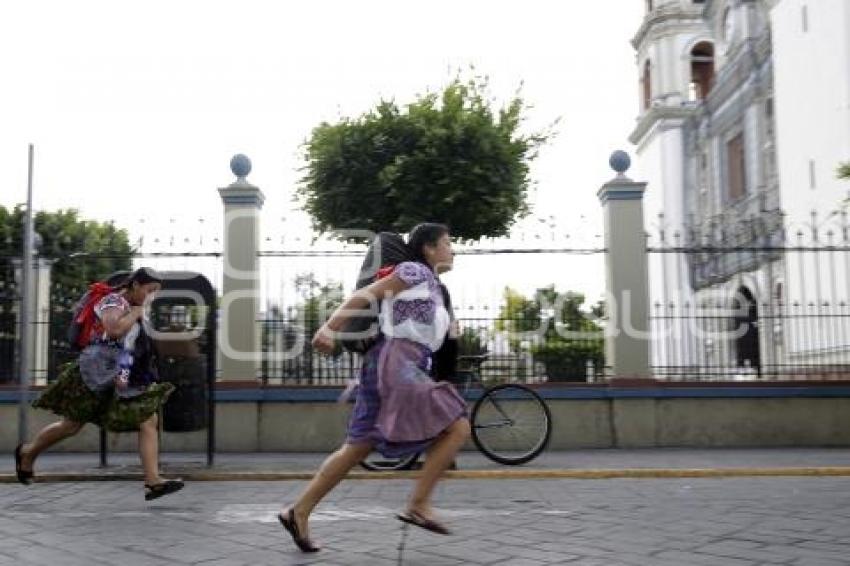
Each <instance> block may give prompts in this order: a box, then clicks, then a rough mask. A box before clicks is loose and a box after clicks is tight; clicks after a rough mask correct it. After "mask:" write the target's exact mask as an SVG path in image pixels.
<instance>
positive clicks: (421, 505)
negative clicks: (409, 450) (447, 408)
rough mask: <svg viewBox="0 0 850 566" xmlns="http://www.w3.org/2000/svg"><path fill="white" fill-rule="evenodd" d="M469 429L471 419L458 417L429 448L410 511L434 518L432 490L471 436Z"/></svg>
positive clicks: (410, 502)
mask: <svg viewBox="0 0 850 566" xmlns="http://www.w3.org/2000/svg"><path fill="white" fill-rule="evenodd" d="M469 430H470V429H469V420H467V419H465V418H462V419H458V420H456V421H455V422H454V423H452V424H451V426H449V428H447V429H446V430H445V432H443V434H442V435H441V436H440V438H439V439H438V440H437V441H436V442H435V443H434V444H433V445H431V448H429V449H428V453H427V456H426V458H425V463H424V464H423V465H422V474H421V475H420V476H419V479H418V480H417V481H416V485H415V487H414V488H413V493H412V494H411V495H410V501H409V502H408V509H409V510H410V511H415V512H416V513H418V514H419V515H420V516H422V517H425V518H426V519H432V518H433V517H432V516H431V515H432V513H431V492H433V491H434V486H435V485H437V482H438V481H439V480H440V477H441V476H442V475H443V472H444V471H446V468H448V467H449V464H451V463H452V461H453V460H454V458H455V456H456V455H457V453H458V451H459V450H460V448H461V446H463V443H464V442H466V439H467V438H469Z"/></svg>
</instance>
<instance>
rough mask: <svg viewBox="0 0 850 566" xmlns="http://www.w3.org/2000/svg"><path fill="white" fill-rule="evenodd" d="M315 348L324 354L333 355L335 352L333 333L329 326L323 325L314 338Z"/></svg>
mask: <svg viewBox="0 0 850 566" xmlns="http://www.w3.org/2000/svg"><path fill="white" fill-rule="evenodd" d="M313 348H315V349H316V350H318V351H319V352H321V353H323V354H332V353H333V351H334V339H333V332H332V331H331V330H330V329H329V328H328V326H327V324H323V325H322V327H321V328H319V330H317V331H316V335H315V336H313Z"/></svg>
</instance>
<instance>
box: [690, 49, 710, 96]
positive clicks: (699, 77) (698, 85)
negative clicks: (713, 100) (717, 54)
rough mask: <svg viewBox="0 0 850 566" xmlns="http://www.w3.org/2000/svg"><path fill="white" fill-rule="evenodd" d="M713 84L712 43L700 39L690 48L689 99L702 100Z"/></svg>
mask: <svg viewBox="0 0 850 566" xmlns="http://www.w3.org/2000/svg"><path fill="white" fill-rule="evenodd" d="M712 86H714V45H712V44H711V43H710V42H708V41H701V42H700V43H697V44H696V45H694V48H693V49H691V89H690V91H691V100H703V99H705V97H706V96H708V93H709V91H711V87H712Z"/></svg>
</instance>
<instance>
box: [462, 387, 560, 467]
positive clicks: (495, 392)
mask: <svg viewBox="0 0 850 566" xmlns="http://www.w3.org/2000/svg"><path fill="white" fill-rule="evenodd" d="M551 434H552V415H551V414H550V413H549V407H547V406H546V402H545V401H543V399H542V398H541V397H540V395H538V394H537V393H536V392H534V391H533V390H532V389H530V388H528V387H525V386H524V385H517V384H513V383H506V384H502V385H497V386H496V387H492V388H490V389H487V390H486V391H485V392H484V394H483V395H482V396H481V397H480V398H479V399H478V401H476V402H475V405H474V406H473V408H472V440H473V442H475V445H476V446H477V447H478V449H479V450H480V451H481V452H482V453H483V454H484V455H485V456H487V457H488V458H490V459H491V460H493V461H494V462H498V463H500V464H508V465H518V464H524V463H526V462H529V461H531V460H533V459H534V458H536V457H537V456H538V455H539V454H540V453H541V452H543V450H544V449H545V448H546V445H547V444H548V443H549V436H550V435H551Z"/></svg>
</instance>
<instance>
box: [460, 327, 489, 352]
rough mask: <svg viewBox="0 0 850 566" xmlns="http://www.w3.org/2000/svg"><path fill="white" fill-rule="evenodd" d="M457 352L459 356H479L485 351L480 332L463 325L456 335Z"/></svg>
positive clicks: (485, 347)
mask: <svg viewBox="0 0 850 566" xmlns="http://www.w3.org/2000/svg"><path fill="white" fill-rule="evenodd" d="M457 353H458V355H459V356H480V355H482V354H486V353H487V346H486V344H485V342H484V337H483V336H482V332H481V331H480V330H478V329H476V328H473V327H469V326H464V327H463V328H462V329H461V331H460V336H458V337H457Z"/></svg>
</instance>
